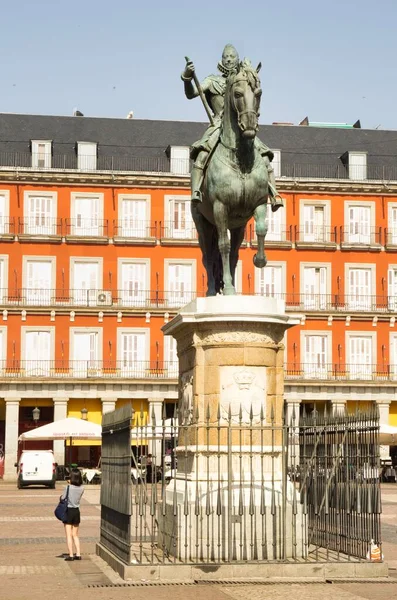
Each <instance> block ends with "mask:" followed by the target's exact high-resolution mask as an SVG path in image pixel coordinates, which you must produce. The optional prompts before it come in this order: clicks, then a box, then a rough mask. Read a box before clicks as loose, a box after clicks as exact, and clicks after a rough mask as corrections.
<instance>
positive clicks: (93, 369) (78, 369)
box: [69, 327, 103, 377]
mask: <svg viewBox="0 0 397 600" xmlns="http://www.w3.org/2000/svg"><path fill="white" fill-rule="evenodd" d="M75 333H88V334H89V333H95V334H97V358H96V359H95V362H96V364H95V365H94V366H88V369H85V366H84V365H75V364H74V362H75V359H74V358H73V357H74V347H75V345H74V342H75V340H74V335H75ZM69 360H70V364H71V370H72V371H73V373H74V374H75V375H76V376H77V377H85V376H90V375H91V376H92V375H95V376H100V375H101V374H102V368H101V365H103V329H102V328H101V327H70V329H69ZM86 362H87V363H89V360H87V361H86ZM86 371H87V372H86Z"/></svg>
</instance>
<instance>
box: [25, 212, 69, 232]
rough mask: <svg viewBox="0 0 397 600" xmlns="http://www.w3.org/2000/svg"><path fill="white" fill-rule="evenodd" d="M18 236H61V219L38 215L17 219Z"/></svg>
mask: <svg viewBox="0 0 397 600" xmlns="http://www.w3.org/2000/svg"><path fill="white" fill-rule="evenodd" d="M18 235H20V236H23V235H26V236H36V235H37V236H45V237H48V236H62V219H53V218H51V217H46V216H40V215H38V216H32V217H24V218H18Z"/></svg>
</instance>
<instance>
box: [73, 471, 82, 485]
mask: <svg viewBox="0 0 397 600" xmlns="http://www.w3.org/2000/svg"><path fill="white" fill-rule="evenodd" d="M82 483H83V478H82V476H81V473H80V471H79V470H78V469H73V471H72V472H71V474H70V485H82Z"/></svg>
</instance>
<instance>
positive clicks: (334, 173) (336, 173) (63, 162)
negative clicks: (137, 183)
mask: <svg viewBox="0 0 397 600" xmlns="http://www.w3.org/2000/svg"><path fill="white" fill-rule="evenodd" d="M190 168H191V161H190V160H189V159H188V158H179V159H174V158H173V159H172V160H170V159H169V158H168V157H167V156H166V155H165V154H164V155H163V156H146V157H145V156H141V155H140V156H122V155H121V154H119V155H116V156H103V155H102V154H101V149H100V148H99V154H98V156H92V155H82V154H79V155H77V154H76V153H74V152H73V153H70V154H52V153H40V154H36V153H35V154H32V153H30V152H0V169H2V170H8V169H15V170H32V171H52V170H54V171H65V172H67V171H80V172H98V171H104V172H111V173H112V172H127V173H129V172H138V173H141V172H147V173H159V174H160V173H168V174H172V175H176V176H178V175H179V176H185V177H186V175H188V174H189V172H190ZM277 178H278V179H282V178H286V179H319V180H324V179H331V180H335V179H336V180H350V181H356V182H360V181H361V182H366V181H386V182H388V183H390V182H395V181H397V166H396V165H390V166H388V165H371V164H368V165H367V166H364V165H360V164H357V165H356V164H354V163H349V164H344V163H342V162H341V161H335V162H334V163H332V164H331V163H328V164H321V163H319V162H318V163H295V162H294V163H288V162H286V161H285V160H283V158H282V161H281V164H280V173H279V174H278V176H277Z"/></svg>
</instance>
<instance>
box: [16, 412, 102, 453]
mask: <svg viewBox="0 0 397 600" xmlns="http://www.w3.org/2000/svg"><path fill="white" fill-rule="evenodd" d="M101 438H102V427H101V425H98V424H97V423H92V422H91V421H85V420H84V419H76V418H75V417H69V418H67V419H60V420H59V421H54V422H53V423H48V424H47V425H42V426H41V427H37V428H36V429H31V430H30V431H26V432H25V433H22V434H21V435H20V436H19V438H18V439H19V440H20V441H23V440H70V442H69V443H70V452H71V451H72V440H100V439H101ZM69 462H70V460H69Z"/></svg>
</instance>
